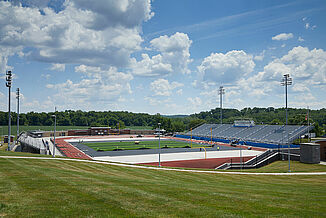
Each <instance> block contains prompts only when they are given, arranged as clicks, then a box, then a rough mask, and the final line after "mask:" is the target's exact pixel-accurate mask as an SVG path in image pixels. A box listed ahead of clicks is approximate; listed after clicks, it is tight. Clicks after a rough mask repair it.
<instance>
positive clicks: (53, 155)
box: [51, 114, 57, 157]
mask: <svg viewBox="0 0 326 218" xmlns="http://www.w3.org/2000/svg"><path fill="white" fill-rule="evenodd" d="M51 117H54V134H53V151H52V157H55V130H56V125H57V116H56V115H55V114H54V115H52V116H51Z"/></svg>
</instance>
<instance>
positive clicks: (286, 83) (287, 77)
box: [281, 74, 292, 172]
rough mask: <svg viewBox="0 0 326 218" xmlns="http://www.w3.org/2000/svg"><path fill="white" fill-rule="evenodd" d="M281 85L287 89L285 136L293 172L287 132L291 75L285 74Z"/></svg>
mask: <svg viewBox="0 0 326 218" xmlns="http://www.w3.org/2000/svg"><path fill="white" fill-rule="evenodd" d="M281 85H282V86H284V87H285V134H286V138H287V139H286V142H287V144H288V160H289V172H291V166H290V159H291V155H290V143H289V133H288V130H287V125H288V86H289V85H292V78H291V77H290V75H289V74H284V75H283V78H282V81H281Z"/></svg>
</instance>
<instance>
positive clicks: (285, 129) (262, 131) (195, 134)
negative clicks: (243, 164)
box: [176, 121, 313, 148]
mask: <svg viewBox="0 0 326 218" xmlns="http://www.w3.org/2000/svg"><path fill="white" fill-rule="evenodd" d="M312 129H313V126H309V127H308V126H303V125H302V126H300V125H287V126H285V125H255V124H254V122H253V121H235V122H234V124H202V125H201V126H199V127H197V128H195V129H193V130H191V131H189V132H187V133H184V134H177V135H176V137H180V138H193V139H199V140H208V141H210V140H211V138H212V139H213V141H217V142H225V143H230V142H231V141H233V140H237V141H239V142H240V143H242V144H246V145H252V146H257V147H265V148H277V147H279V146H280V145H288V144H291V143H292V142H293V141H294V140H295V139H297V138H299V137H300V136H301V135H304V134H305V133H307V132H308V130H309V131H311V130H312ZM291 146H292V147H295V145H291Z"/></svg>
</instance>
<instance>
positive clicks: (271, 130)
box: [18, 120, 313, 169]
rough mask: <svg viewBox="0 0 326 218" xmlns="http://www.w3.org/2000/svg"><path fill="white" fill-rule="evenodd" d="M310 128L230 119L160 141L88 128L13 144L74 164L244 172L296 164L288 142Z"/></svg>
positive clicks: (154, 135) (294, 148) (153, 135)
mask: <svg viewBox="0 0 326 218" xmlns="http://www.w3.org/2000/svg"><path fill="white" fill-rule="evenodd" d="M312 129H313V126H304V125H287V126H286V125H255V123H254V122H253V121H252V120H236V121H235V122H234V124H202V125H200V126H198V127H196V128H194V129H191V130H189V131H188V132H185V133H175V134H174V135H172V136H165V135H164V134H163V133H164V132H163V131H161V130H158V129H156V131H150V130H147V131H144V130H142V131H141V132H137V131H136V132H130V131H128V130H114V129H109V128H104V127H92V128H90V129H89V130H74V131H68V132H66V133H62V132H60V133H59V135H66V134H67V136H58V137H57V138H56V139H55V146H54V138H53V137H41V138H40V136H42V135H46V134H45V133H42V132H25V133H22V134H21V135H20V137H19V138H18V141H20V143H21V146H22V148H21V149H22V150H24V149H25V150H26V149H27V150H28V149H30V150H34V151H36V152H39V153H43V154H49V155H56V156H58V155H59V156H66V157H71V158H79V159H88V160H97V161H110V162H117V163H127V164H138V165H151V166H163V167H182V168H203V169H238V168H248V169H250V168H259V167H261V166H265V165H267V164H269V163H272V162H274V161H276V160H281V159H283V160H284V159H286V160H287V159H288V158H289V157H290V159H291V160H297V161H299V160H300V148H299V145H296V144H292V142H293V141H294V140H295V139H298V138H300V137H301V136H302V135H304V134H306V133H308V132H310V131H311V130H312ZM128 133H129V134H128ZM130 133H134V134H130ZM135 133H147V135H141V134H135ZM149 133H150V134H149ZM53 151H54V152H53Z"/></svg>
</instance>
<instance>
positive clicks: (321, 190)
mask: <svg viewBox="0 0 326 218" xmlns="http://www.w3.org/2000/svg"><path fill="white" fill-rule="evenodd" d="M286 164H287V163H285V164H284V165H283V167H284V168H286ZM325 181H326V176H257V175H256V176H255V175H252V176H251V175H249V176H248V175H225V174H217V175H214V174H206V173H191V172H175V171H156V170H149V169H136V168H129V167H120V166H108V165H101V164H95V163H82V162H71V161H59V160H32V159H4V158H0V217H2V216H3V217H325V214H326V206H325V205H326V183H325Z"/></svg>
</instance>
